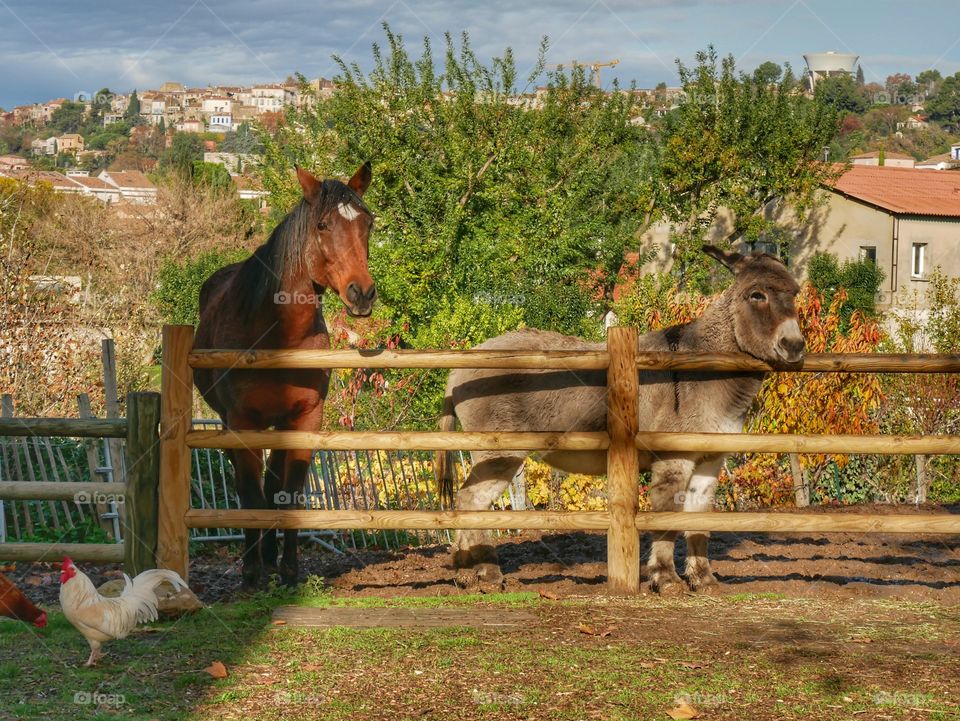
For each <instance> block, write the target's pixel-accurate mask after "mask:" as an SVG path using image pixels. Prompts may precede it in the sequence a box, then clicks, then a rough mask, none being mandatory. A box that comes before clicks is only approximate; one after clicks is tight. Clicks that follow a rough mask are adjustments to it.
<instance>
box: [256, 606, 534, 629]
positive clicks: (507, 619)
mask: <svg viewBox="0 0 960 721" xmlns="http://www.w3.org/2000/svg"><path fill="white" fill-rule="evenodd" d="M273 620H274V621H283V622H284V623H283V624H279V625H283V626H293V627H296V628H335V627H338V626H346V627H348V628H400V627H403V628H456V627H468V628H482V629H488V630H492V631H514V630H517V629H520V628H529V627H530V626H531V625H532V624H536V623H537V622H538V619H537V616H536V614H534V613H531V612H530V611H523V610H518V609H493V608H491V609H483V608H472V607H466V606H465V607H463V608H393V607H388V608H307V607H302V606H278V607H277V608H275V609H274V610H273Z"/></svg>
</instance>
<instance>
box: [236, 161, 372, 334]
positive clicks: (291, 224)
mask: <svg viewBox="0 0 960 721" xmlns="http://www.w3.org/2000/svg"><path fill="white" fill-rule="evenodd" d="M341 203H346V204H348V205H353V206H357V207H359V208H360V209H361V210H363V211H364V212H365V213H368V214H369V213H370V211H369V210H368V209H367V206H365V205H364V204H363V201H362V200H361V199H360V196H359V195H357V194H356V193H355V192H353V190H351V189H350V187H349V186H347V185H346V184H345V183H342V182H340V181H339V180H325V181H323V183H322V185H321V187H320V193H319V197H318V200H317V204H318V205H317V209H316V210H314V208H313V206H311V205H310V204H309V203H307V201H306V200H303V199H301V200H300V202H299V203H297V205H296V206H295V207H294V208H293V210H291V211H290V212H289V213H288V214H287V215H286V217H285V218H284V219H283V220H282V221H280V224H279V225H277V227H276V228H274V229H273V232H272V233H271V234H270V237H269V238H268V239H267V242H266V243H264V244H263V245H261V246H260V247H259V248H257V249H256V250H255V251H254V252H253V255H251V256H250V257H249V258H247V260H246V261H244V263H243V264H242V265H241V266H240V270H239V271H238V273H237V275H236V287H237V289H238V290H239V292H240V298H239V302H240V312H241V314H242V315H244V316H247V317H249V316H251V315H253V314H255V313H256V312H257V311H258V310H259V309H260V308H261V307H263V305H264V304H265V303H266V302H268V301H271V302H272V299H273V297H274V296H275V295H276V294H277V293H279V292H280V290H281V289H282V288H283V285H284V283H285V282H286V281H288V280H289V279H290V278H292V277H296V276H297V275H300V274H301V273H303V272H305V269H304V267H303V255H304V253H303V250H304V245H305V244H306V243H307V240H308V239H309V238H310V237H311V233H310V230H311V228H310V223H311V222H312V219H314V218H317V219H319V218H322V217H324V216H325V215H326V214H327V213H328V212H329V211H330V210H332V209H333V208H335V207H337V206H338V205H340V204H341Z"/></svg>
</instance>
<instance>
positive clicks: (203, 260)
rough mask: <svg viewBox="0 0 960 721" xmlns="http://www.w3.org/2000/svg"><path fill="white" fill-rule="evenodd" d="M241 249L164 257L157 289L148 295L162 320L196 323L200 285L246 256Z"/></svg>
mask: <svg viewBox="0 0 960 721" xmlns="http://www.w3.org/2000/svg"><path fill="white" fill-rule="evenodd" d="M248 255H249V253H247V252H246V251H244V250H223V249H220V248H213V249H211V250H207V251H203V252H201V253H199V254H197V255H196V256H193V257H191V258H187V259H186V260H182V259H180V258H176V257H167V258H166V259H165V260H164V261H163V263H162V264H161V266H160V270H159V272H158V273H157V288H156V290H155V291H154V292H153V294H152V295H151V301H152V302H153V304H154V305H155V306H156V308H157V311H158V312H159V314H160V317H161V318H163V321H164V322H165V323H174V324H177V325H196V324H197V322H198V320H199V318H200V287H201V286H202V285H203V283H204V281H206V280H207V278H209V277H210V276H211V275H213V274H214V273H215V272H216V271H218V270H219V269H220V268H222V267H223V266H225V265H229V264H230V263H236V262H238V261H240V260H243V259H245V258H246V257H247V256H248Z"/></svg>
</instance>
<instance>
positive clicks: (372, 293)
mask: <svg viewBox="0 0 960 721" xmlns="http://www.w3.org/2000/svg"><path fill="white" fill-rule="evenodd" d="M376 299H377V286H376V285H374V284H373V283H371V284H370V287H369V288H367V289H366V290H363V289H362V288H361V287H360V286H359V285H358V284H357V283H351V284H350V285H348V286H347V313H348V314H349V315H351V316H354V317H355V318H366V317H367V316H368V315H370V313H372V312H373V302H374V301H375V300H376Z"/></svg>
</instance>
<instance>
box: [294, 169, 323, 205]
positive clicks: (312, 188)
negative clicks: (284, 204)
mask: <svg viewBox="0 0 960 721" xmlns="http://www.w3.org/2000/svg"><path fill="white" fill-rule="evenodd" d="M297 180H299V181H300V187H301V188H303V198H304V200H306V201H307V202H308V203H313V202H314V201H315V200H316V199H317V198H318V197H319V196H320V188H321V187H322V186H323V183H321V182H320V181H319V180H317V179H316V178H315V177H313V175H311V174H310V171H309V170H304V169H303V168H301V167H300V166H299V165H298V166H297Z"/></svg>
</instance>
